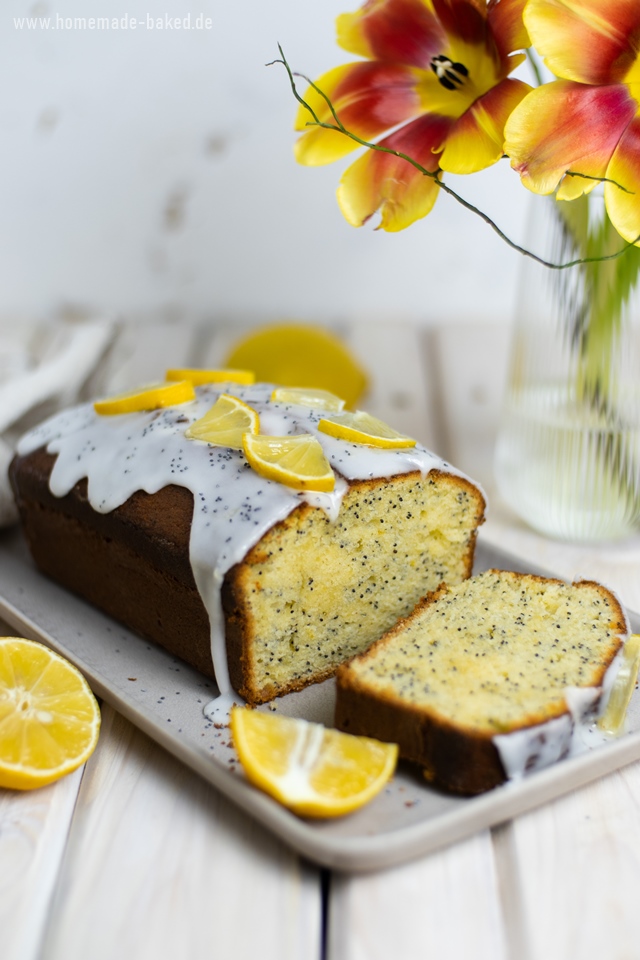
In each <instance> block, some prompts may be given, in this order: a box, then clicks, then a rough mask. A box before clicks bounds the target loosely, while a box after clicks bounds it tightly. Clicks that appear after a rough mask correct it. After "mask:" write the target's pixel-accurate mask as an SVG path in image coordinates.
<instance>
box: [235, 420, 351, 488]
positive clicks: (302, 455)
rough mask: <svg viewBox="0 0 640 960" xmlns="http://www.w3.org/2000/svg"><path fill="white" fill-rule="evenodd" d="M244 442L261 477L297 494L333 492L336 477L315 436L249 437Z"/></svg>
mask: <svg viewBox="0 0 640 960" xmlns="http://www.w3.org/2000/svg"><path fill="white" fill-rule="evenodd" d="M242 442H243V448H244V452H245V456H246V458H247V460H248V461H249V463H250V464H251V466H252V467H253V469H254V470H255V471H256V473H259V474H260V476H261V477H266V478H267V480H276V481H277V482H278V483H283V484H284V485H285V486H287V487H293V488H294V489H296V490H318V491H321V492H325V493H328V492H330V491H331V490H333V488H334V486H335V475H334V473H333V470H332V469H331V465H330V464H329V461H328V460H327V458H326V457H325V455H324V451H323V449H322V446H321V445H320V443H319V441H318V440H316V438H315V437H313V436H311V434H308V433H303V434H297V435H295V436H292V437H271V436H265V435H262V434H259V435H254V434H251V433H246V434H245V435H244V436H243V438H242Z"/></svg>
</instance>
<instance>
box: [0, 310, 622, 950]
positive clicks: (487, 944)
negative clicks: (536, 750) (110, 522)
mask: <svg viewBox="0 0 640 960" xmlns="http://www.w3.org/2000/svg"><path fill="white" fill-rule="evenodd" d="M237 332H238V331H237V330H236V331H235V335H237ZM342 332H343V333H344V335H345V337H346V338H347V339H348V341H349V342H350V343H351V346H352V348H353V350H354V351H355V352H356V354H357V355H358V356H359V357H360V358H361V360H362V362H363V364H364V365H365V366H366V367H367V368H368V370H369V371H370V374H371V378H372V390H371V393H370V396H369V398H368V401H367V403H366V406H367V408H368V409H370V410H371V412H373V413H376V414H377V415H379V416H381V417H382V418H383V419H387V420H389V421H390V422H392V423H393V424H394V426H396V427H398V428H399V429H401V430H403V431H405V432H407V433H410V434H412V435H414V436H416V437H417V438H419V439H420V440H421V441H422V442H424V443H426V444H427V445H430V446H433V447H434V448H435V449H437V450H438V452H439V453H441V454H443V455H444V456H445V457H447V458H449V459H450V460H451V461H452V462H454V463H455V464H456V465H458V466H460V467H462V468H463V469H466V470H467V471H469V472H470V473H472V474H473V475H474V476H475V477H476V478H477V479H479V480H480V481H481V482H483V483H484V485H485V487H486V489H487V491H488V494H489V498H490V503H491V505H492V509H491V514H490V518H489V520H488V522H487V524H486V525H485V528H484V531H483V536H484V537H485V538H486V539H487V540H489V541H491V542H492V543H494V544H496V545H499V546H502V547H504V548H506V549H508V550H510V551H511V552H513V553H515V554H517V555H520V556H524V557H526V558H527V559H529V560H530V561H531V562H532V563H536V564H539V565H542V566H544V567H546V568H548V569H549V570H552V571H555V572H557V573H558V574H560V575H562V576H565V577H569V578H570V577H573V576H575V575H578V574H581V575H585V574H586V575H591V576H594V577H598V578H600V579H602V580H604V581H605V582H607V583H608V584H610V585H611V586H613V587H614V588H615V589H616V590H617V591H618V592H619V594H620V595H621V597H622V599H623V601H624V602H625V603H626V604H627V605H628V606H629V607H631V608H633V609H636V610H638V609H640V537H637V538H636V539H634V540H633V541H632V542H630V543H626V544H624V545H621V546H613V545H607V546H603V547H597V548H578V547H572V546H567V545H562V544H558V543H552V542H550V541H547V540H545V539H543V538H542V537H540V536H537V535H536V534H534V533H532V532H531V531H529V530H527V529H526V528H525V527H524V526H523V525H522V524H521V523H520V522H519V521H517V520H516V519H515V518H514V517H513V516H511V515H509V514H508V512H507V510H506V508H503V507H501V505H500V503H499V501H498V499H497V496H496V494H495V491H494V488H493V484H492V480H491V448H492V443H493V438H494V435H495V426H496V419H497V413H498V404H499V398H500V393H501V387H502V381H503V373H504V368H505V361H506V354H507V344H506V337H507V333H506V331H504V330H501V329H500V328H484V327H483V328H480V327H477V326H468V327H463V326H455V327H452V326H450V327H448V328H441V329H440V328H434V329H428V330H416V329H413V328H410V327H404V326H401V325H388V326H367V325H361V326H349V327H345V328H344V329H343V330H342ZM233 337H234V331H232V330H229V329H228V328H220V327H218V328H216V327H213V326H208V327H202V328H199V329H196V328H192V327H186V326H184V325H180V324H174V325H169V324H165V325H162V326H158V325H156V326H154V327H148V326H141V327H140V326H138V327H132V326H130V327H124V328H123V329H122V330H121V332H120V334H119V336H118V339H117V341H116V342H115V345H114V347H113V348H112V350H111V351H110V353H109V355H108V356H107V357H106V358H105V361H104V363H103V364H102V366H101V368H100V370H99V371H98V373H97V374H96V375H95V377H94V378H93V381H92V383H91V384H90V385H89V390H91V391H93V392H102V391H105V390H106V389H109V390H117V389H118V388H120V387H125V386H128V385H131V384H134V383H136V382H140V381H143V380H150V379H155V378H157V377H158V375H160V374H162V372H163V371H164V369H165V367H166V366H168V365H171V366H176V365H179V364H185V365H186V364H191V365H198V366H202V365H212V364H215V363H216V362H219V361H220V359H221V357H222V356H223V355H224V352H225V350H226V347H227V345H228V343H229V341H230V339H232V338H233ZM636 884H638V886H636ZM638 892H640V763H637V764H634V765H632V766H629V767H627V768H625V769H623V770H621V771H620V772H618V773H615V774H613V775H611V776H609V777H607V778H605V779H602V780H600V781H597V782H595V783H594V784H592V785H591V786H589V787H586V788H583V789H581V790H580V791H578V792H576V793H574V794H572V795H569V796H567V797H565V798H563V799H560V800H557V801H555V802H553V803H550V804H548V805H546V806H545V807H543V808H541V809H539V810H536V811H534V812H532V813H529V814H527V815H525V816H522V817H520V818H518V819H517V820H515V821H513V822H510V823H507V824H505V825H503V826H500V827H498V828H496V829H493V830H490V831H489V830H487V831H485V832H483V833H480V834H478V835H476V836H474V837H473V838H471V839H469V840H468V841H465V842H463V843H460V844H458V845H456V846H454V847H450V848H448V849H445V850H444V851H442V852H439V853H435V854H433V855H431V856H430V857H427V858H424V859H421V860H418V861H415V862H412V863H410V864H407V865H405V866H402V867H398V868H395V869H393V870H390V871H386V872H382V873H375V874H367V875H357V876H348V875H338V874H333V875H329V874H328V873H327V872H326V871H321V870H319V869H318V868H317V867H315V866H314V865H312V864H309V863H306V862H304V861H303V860H301V858H300V857H299V856H298V855H296V854H295V853H293V852H292V851H290V850H289V849H288V848H286V847H285V846H284V845H283V844H282V843H280V842H279V841H278V840H276V839H275V838H273V837H272V836H271V835H269V834H268V833H267V832H266V831H265V830H264V829H263V828H262V827H260V826H258V825H257V824H255V823H254V822H253V821H251V820H250V819H248V818H247V817H246V816H245V815H244V814H242V813H240V812H239V811H237V810H236V809H235V808H234V807H233V806H232V805H231V804H230V803H229V802H228V801H226V800H225V799H224V798H223V797H221V796H220V795H218V794H217V793H216V792H215V791H214V790H213V788H211V787H209V786H208V785H206V784H205V783H204V782H203V781H201V780H200V779H199V778H198V777H197V776H196V775H195V774H193V773H191V772H190V771H189V770H187V769H186V768H185V767H183V766H182V765H181V764H180V763H178V762H177V761H176V760H174V759H172V758H171V757H170V756H169V755H168V754H166V753H165V752H164V751H163V750H162V749H160V748H159V747H158V746H156V745H155V744H154V743H153V742H152V741H151V740H149V739H148V738H147V737H146V736H145V735H144V734H142V733H141V732H139V731H138V730H136V729H134V728H133V727H132V726H131V725H130V724H129V723H128V722H127V721H125V720H124V719H123V718H122V717H120V716H118V715H117V714H115V712H114V711H113V710H112V709H111V708H110V707H109V706H107V705H105V706H104V709H103V730H102V735H101V738H100V742H99V745H98V748H97V750H96V752H95V754H94V755H93V757H92V758H91V759H90V761H89V762H88V764H87V765H86V767H85V768H84V769H82V770H79V771H77V772H76V773H75V774H72V775H71V776H70V777H67V778H66V779H65V780H62V781H60V782H59V783H57V784H54V785H52V786H51V787H48V788H45V789H43V790H40V791H36V792H33V793H28V794H19V793H12V792H9V791H0V957H1V958H2V960H86V958H88V957H90V958H91V960H112V958H119V960H120V958H126V960H129V958H136V960H146V958H149V960H169V958H171V960H176V958H177V960H182V958H189V960H205V958H213V957H216V958H225V960H226V958H234V960H248V958H254V957H256V956H260V958H261V960H294V958H295V960H319V958H321V957H323V956H326V957H327V958H328V960H378V958H380V960H390V958H394V960H395V958H399V960H414V958H416V960H418V958H420V960H423V958H437V960H467V958H473V960H485V958H486V960H503V958H509V960H574V958H575V960H584V958H590V957H603V958H606V960H629V958H636V957H640V936H639V935H638V932H637V914H638V907H637V894H638ZM323 951H324V953H323Z"/></svg>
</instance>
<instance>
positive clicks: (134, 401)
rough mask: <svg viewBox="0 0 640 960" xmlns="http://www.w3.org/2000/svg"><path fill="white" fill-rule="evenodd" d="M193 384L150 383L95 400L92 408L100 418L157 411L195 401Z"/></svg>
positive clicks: (187, 382)
mask: <svg viewBox="0 0 640 960" xmlns="http://www.w3.org/2000/svg"><path fill="white" fill-rule="evenodd" d="M195 398H196V394H195V390H194V389H193V384H192V383H190V381H189V380H179V381H177V382H175V383H152V384H149V385H148V386H146V387H140V388H138V389H137V390H128V391H127V392H126V393H118V394H116V395H115V396H113V397H106V398H105V399H104V400H96V401H95V403H94V404H93V408H94V410H95V411H96V413H99V414H100V415H101V416H116V415H118V414H122V413H139V412H140V411H143V410H158V409H160V408H161V407H173V406H174V405H177V404H180V403H188V402H189V401H190V400H195Z"/></svg>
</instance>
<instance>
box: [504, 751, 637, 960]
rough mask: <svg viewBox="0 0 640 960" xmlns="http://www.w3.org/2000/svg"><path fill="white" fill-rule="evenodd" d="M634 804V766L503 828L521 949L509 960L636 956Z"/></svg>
mask: <svg viewBox="0 0 640 960" xmlns="http://www.w3.org/2000/svg"><path fill="white" fill-rule="evenodd" d="M639 802H640V765H638V764H634V765H633V766H632V767H627V768H626V769H624V770H622V771H620V772H619V773H615V774H612V775H611V776H609V777H606V778H605V779H603V780H599V781H597V782H595V783H594V784H592V785H590V786H589V787H586V788H584V789H582V790H579V791H577V792H575V793H573V794H570V795H569V796H567V797H565V798H563V799H562V800H559V801H557V802H555V803H552V804H548V805H547V806H545V807H543V808H541V809H540V810H537V811H534V812H533V813H531V814H528V815H526V816H524V817H520V818H518V819H517V820H516V821H514V822H513V824H511V825H510V826H509V827H508V828H507V829H506V836H505V838H503V842H504V840H506V842H507V843H508V844H509V845H510V848H511V851H510V859H511V862H512V866H513V869H512V876H511V888H512V890H514V891H515V896H516V897H517V899H518V901H519V902H518V907H517V913H518V916H519V918H520V922H521V925H522V926H521V932H520V944H521V950H520V952H518V953H517V954H516V953H514V954H513V956H518V958H519V960H578V958H582V957H596V956H602V957H606V958H607V960H627V958H629V957H635V956H637V953H638V931H637V916H638V897H637V891H638V886H639V884H640V819H639V818H638V805H639ZM522 946H524V949H522Z"/></svg>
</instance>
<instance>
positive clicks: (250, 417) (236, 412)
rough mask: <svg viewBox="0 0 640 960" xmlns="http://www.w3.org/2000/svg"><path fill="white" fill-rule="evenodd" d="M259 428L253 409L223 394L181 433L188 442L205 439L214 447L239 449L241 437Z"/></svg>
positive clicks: (256, 415)
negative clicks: (183, 433)
mask: <svg viewBox="0 0 640 960" xmlns="http://www.w3.org/2000/svg"><path fill="white" fill-rule="evenodd" d="M259 429H260V417H259V416H258V414H257V413H256V411H255V410H254V409H253V407H250V406H249V405H248V404H246V403H244V401H242V400H239V399H238V397H232V396H231V395H230V394H228V393H223V394H221V395H220V396H219V397H218V399H217V400H216V402H215V403H214V405H213V406H212V407H211V409H210V410H209V411H208V412H207V413H205V415H204V416H203V417H200V419H199V420H196V421H195V423H192V424H191V426H190V427H188V428H187V429H186V430H185V436H186V437H188V438H189V440H206V442H207V443H212V444H214V445H215V446H218V447H233V448H234V449H235V450H242V437H243V435H244V434H245V433H257V432H258V430H259Z"/></svg>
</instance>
